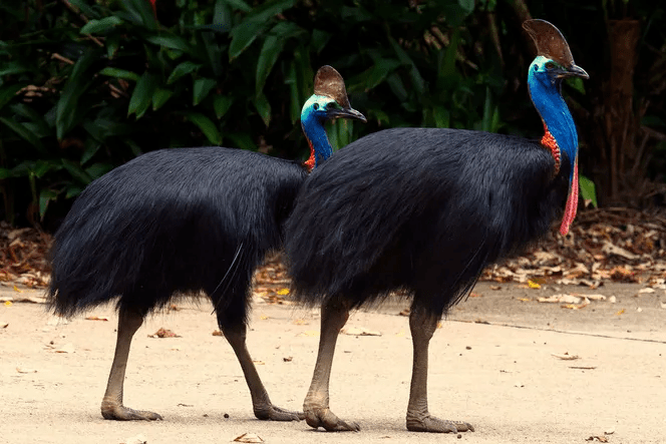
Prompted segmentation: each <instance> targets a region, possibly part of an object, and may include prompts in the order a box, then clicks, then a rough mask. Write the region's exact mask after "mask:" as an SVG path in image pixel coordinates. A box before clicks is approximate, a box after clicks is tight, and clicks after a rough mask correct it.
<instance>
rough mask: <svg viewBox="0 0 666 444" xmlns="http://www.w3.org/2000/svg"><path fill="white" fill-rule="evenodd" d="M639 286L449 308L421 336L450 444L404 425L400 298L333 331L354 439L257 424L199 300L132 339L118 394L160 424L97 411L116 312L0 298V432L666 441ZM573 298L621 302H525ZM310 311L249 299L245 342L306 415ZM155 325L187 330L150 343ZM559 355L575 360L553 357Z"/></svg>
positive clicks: (314, 335) (435, 405) (49, 438)
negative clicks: (578, 305)
mask: <svg viewBox="0 0 666 444" xmlns="http://www.w3.org/2000/svg"><path fill="white" fill-rule="evenodd" d="M641 288H642V287H641V286H637V285H611V286H605V287H601V288H600V289H597V290H594V291H585V290H582V289H580V288H578V287H576V288H573V287H565V288H561V289H556V288H555V289H553V288H549V289H546V290H530V289H524V288H520V287H519V286H517V285H514V284H510V285H504V286H503V287H502V289H500V290H493V289H491V287H490V284H486V283H482V284H479V285H478V286H477V288H476V289H475V293H477V294H479V295H480V297H473V298H470V299H468V300H467V301H465V302H464V303H462V304H461V305H460V306H458V307H457V308H456V309H454V310H453V312H452V313H451V315H450V316H449V319H448V320H447V321H445V322H443V323H442V327H441V329H439V330H438V332H437V333H436V335H435V338H434V339H433V342H432V345H431V362H430V379H429V384H430V385H429V393H430V399H429V400H430V410H431V412H432V413H433V414H437V415H440V416H442V417H446V418H450V419H461V420H466V421H469V422H471V423H472V424H474V425H475V426H476V430H477V431H476V432H475V433H467V434H462V435H461V436H460V438H459V439H457V437H456V435H446V436H433V435H423V434H414V433H408V432H406V431H405V428H404V415H405V408H406V404H407V395H408V389H409V377H410V371H411V368H410V366H411V342H410V335H409V329H408V323H407V318H406V317H404V316H398V315H397V313H399V311H400V310H401V309H402V308H404V307H403V306H402V305H401V304H399V303H395V304H390V305H388V306H385V307H383V308H381V309H380V310H379V312H378V313H377V312H373V313H355V314H354V315H353V316H352V318H351V319H350V322H349V323H348V325H347V327H348V328H352V327H357V328H365V329H369V330H371V331H377V332H380V333H381V336H360V337H359V336H353V335H342V336H341V338H340V340H339V343H338V347H337V354H336V359H335V363H334V368H333V376H332V381H331V397H332V398H331V406H332V408H333V410H334V411H335V412H336V413H337V414H338V415H340V416H341V417H343V418H349V419H354V420H357V421H358V422H360V423H361V426H362V431H361V432H360V433H350V434H327V433H323V432H321V431H319V432H317V431H313V430H311V429H310V428H309V427H308V426H307V425H306V424H305V423H304V422H301V423H267V422H262V421H257V420H255V419H254V417H253V416H252V411H251V406H250V399H249V394H248V390H247V387H246V385H245V382H244V380H243V377H242V373H241V371H240V367H239V365H238V363H237V362H236V359H235V357H234V355H233V353H232V351H231V348H230V347H229V345H228V344H227V343H226V341H225V340H224V338H222V337H218V336H213V335H212V334H211V333H212V332H213V331H214V330H215V329H216V325H215V320H214V317H213V316H211V309H210V306H209V304H208V303H207V302H202V303H201V304H199V305H198V306H197V305H195V304H190V303H182V304H179V306H181V307H182V310H180V311H174V312H170V313H164V314H157V315H155V316H153V317H152V318H150V320H149V321H148V322H147V324H146V325H145V326H144V327H143V328H142V329H141V330H139V332H138V333H137V336H136V338H135V341H134V344H133V349H132V353H131V356H130V363H129V367H128V372H127V380H126V385H125V392H126V393H125V398H126V403H127V405H128V406H130V407H135V408H142V409H149V410H154V411H157V412H159V413H161V414H162V415H163V416H164V418H165V420H164V421H162V422H155V423H147V422H138V423H136V422H133V423H121V422H112V421H105V420H103V419H102V417H101V415H100V413H99V403H100V401H101V396H102V393H103V391H104V387H105V384H106V378H107V375H108V370H109V367H110V363H111V357H112V351H113V345H114V340H115V321H116V317H115V314H114V312H113V307H111V306H108V307H103V308H100V309H98V310H95V311H94V312H93V313H91V314H92V315H96V316H98V317H105V316H106V317H108V318H109V321H108V322H106V321H91V320H85V319H84V318H83V317H79V318H75V319H73V320H71V321H70V322H68V323H66V322H63V321H58V320H57V319H55V318H53V317H52V316H51V315H49V314H46V313H45V312H44V306H43V305H40V304H30V303H14V304H12V305H11V306H8V305H0V327H2V326H3V325H5V324H7V326H6V327H5V328H0V393H1V394H2V401H3V402H2V404H0V418H2V427H1V428H0V442H7V443H18V442H30V443H68V444H76V443H112V444H117V443H122V442H127V438H128V437H133V436H136V435H139V434H142V435H143V436H144V437H145V438H146V439H147V442H149V443H196V444H203V443H223V442H230V441H232V440H233V439H234V438H235V437H237V436H239V435H241V434H243V433H255V434H257V435H259V436H260V437H261V438H263V439H264V440H265V442H267V443H312V442H331V443H371V442H377V443H387V442H395V443H403V442H410V443H411V442H414V443H419V442H424V443H425V442H433V441H434V442H467V443H493V444H498V443H499V444H502V443H558V444H559V443H567V444H569V443H583V442H586V441H585V440H586V439H589V438H590V437H593V436H599V437H601V438H603V439H607V440H608V442H610V443H665V442H666V309H664V308H662V303H666V294H665V293H664V290H657V291H656V292H655V293H640V294H639V293H638V291H639V290H640V289H641ZM571 292H587V293H588V294H589V293H595V294H604V295H605V296H607V297H610V296H615V297H616V302H615V303H611V302H609V301H608V300H606V301H593V302H591V303H590V305H588V306H587V307H585V308H583V309H580V310H571V309H565V308H561V307H560V305H561V304H545V303H539V302H536V301H535V299H536V298H537V297H538V296H550V295H553V294H557V293H571ZM3 294H4V293H3ZM9 295H11V292H10V293H9ZM22 295H25V293H22ZM37 295H39V294H37ZM318 318H319V316H318V312H316V311H311V310H305V309H302V308H298V307H294V306H286V305H269V304H266V303H261V301H257V303H256V304H255V309H254V312H253V316H252V324H251V325H252V329H253V330H252V331H251V332H250V334H249V348H250V351H251V352H252V354H253V357H254V359H255V360H257V361H259V362H258V369H259V372H260V373H261V375H262V378H263V380H264V383H265V384H266V386H267V388H268V391H269V393H270V394H271V398H272V400H273V402H275V404H277V405H279V406H282V407H286V408H290V409H294V410H298V409H300V406H301V403H302V400H303V398H304V396H305V393H306V391H307V387H308V384H309V380H310V377H311V371H312V367H313V364H314V358H315V353H316V349H317V341H318V328H319V325H318ZM479 322H480V323H479ZM160 327H164V328H168V329H171V330H172V331H174V332H175V333H177V334H179V335H181V337H180V338H170V339H155V338H150V337H148V335H149V334H152V333H154V332H155V331H156V330H157V329H158V328H160ZM517 327H523V328H517ZM57 349H64V350H66V351H68V353H57V352H56V350H57ZM566 354H568V355H569V356H573V355H576V356H578V357H579V359H576V360H562V359H560V358H558V357H557V356H554V355H558V356H560V357H563V356H565V355H566ZM225 415H228V418H226V417H225ZM604 432H613V433H612V434H608V435H604ZM595 442H599V441H595Z"/></svg>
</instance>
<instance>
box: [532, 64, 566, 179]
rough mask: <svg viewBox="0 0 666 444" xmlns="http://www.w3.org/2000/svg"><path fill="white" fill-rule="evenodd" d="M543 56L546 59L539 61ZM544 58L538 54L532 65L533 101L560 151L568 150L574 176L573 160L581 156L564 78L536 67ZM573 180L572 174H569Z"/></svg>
mask: <svg viewBox="0 0 666 444" xmlns="http://www.w3.org/2000/svg"><path fill="white" fill-rule="evenodd" d="M540 59H543V60H540ZM545 60H546V59H545V58H544V57H542V56H539V57H537V58H536V59H535V60H534V62H532V65H530V70H529V74H528V76H527V84H528V86H529V90H530V95H531V97H532V103H534V107H535V108H536V109H537V111H538V112H539V114H540V115H541V119H543V122H544V124H545V125H546V128H547V129H548V131H550V133H551V134H552V135H553V137H554V138H555V141H556V142H557V145H558V146H559V147H560V150H562V151H564V152H565V153H567V156H568V157H569V162H570V163H571V169H570V171H571V175H573V170H574V163H575V162H576V157H577V156H578V133H577V132H576V125H575V124H574V121H573V117H571V112H569V107H567V104H566V102H565V101H564V98H563V97H562V94H561V93H560V87H561V82H562V81H561V80H556V81H555V82H553V81H552V79H551V77H550V75H549V74H548V73H547V72H544V71H541V70H536V71H535V69H534V68H535V66H537V68H539V67H540V66H543V64H544V62H545ZM569 180H571V176H570V177H569Z"/></svg>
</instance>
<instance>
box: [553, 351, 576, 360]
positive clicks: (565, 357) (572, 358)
mask: <svg viewBox="0 0 666 444" xmlns="http://www.w3.org/2000/svg"><path fill="white" fill-rule="evenodd" d="M551 355H552V356H554V357H556V358H557V359H561V360H563V361H575V360H576V359H580V356H578V355H570V354H569V352H566V353H564V354H563V355H558V354H556V353H551Z"/></svg>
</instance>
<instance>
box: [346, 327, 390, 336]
mask: <svg viewBox="0 0 666 444" xmlns="http://www.w3.org/2000/svg"><path fill="white" fill-rule="evenodd" d="M340 333H342V334H344V335H349V336H381V335H382V334H381V333H380V332H378V331H375V330H370V329H367V328H365V327H347V328H343V329H342V330H341V331H340Z"/></svg>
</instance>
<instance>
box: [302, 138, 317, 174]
mask: <svg viewBox="0 0 666 444" xmlns="http://www.w3.org/2000/svg"><path fill="white" fill-rule="evenodd" d="M308 145H310V157H309V158H308V160H306V161H305V162H303V165H305V167H306V168H307V169H308V171H312V169H313V168H314V166H315V150H314V147H313V146H312V142H310V140H309V139H308Z"/></svg>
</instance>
